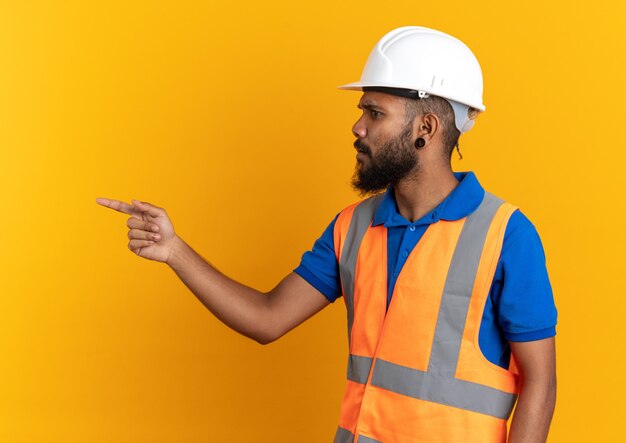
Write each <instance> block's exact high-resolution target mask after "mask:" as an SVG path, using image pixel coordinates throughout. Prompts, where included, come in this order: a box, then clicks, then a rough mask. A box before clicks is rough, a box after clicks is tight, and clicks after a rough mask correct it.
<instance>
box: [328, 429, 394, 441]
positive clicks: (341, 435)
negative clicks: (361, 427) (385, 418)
mask: <svg viewBox="0 0 626 443" xmlns="http://www.w3.org/2000/svg"><path fill="white" fill-rule="evenodd" d="M353 441H354V434H353V433H352V432H350V431H348V430H347V429H344V428H342V427H341V426H340V427H338V428H337V432H336V433H335V439H334V440H333V443H352V442H353ZM357 443H382V442H381V441H379V440H374V439H373V438H370V437H366V436H365V435H359V439H358V440H357Z"/></svg>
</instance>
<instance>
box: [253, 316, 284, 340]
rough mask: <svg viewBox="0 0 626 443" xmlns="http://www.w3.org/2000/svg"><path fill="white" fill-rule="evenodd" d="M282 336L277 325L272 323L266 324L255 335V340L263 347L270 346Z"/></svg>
mask: <svg viewBox="0 0 626 443" xmlns="http://www.w3.org/2000/svg"><path fill="white" fill-rule="evenodd" d="M281 336H282V334H280V333H279V332H278V331H277V328H276V325H274V324H272V322H271V321H267V322H264V324H261V327H260V328H259V330H258V331H257V332H256V334H255V335H254V340H255V341H256V342H257V343H259V344H261V345H269V344H270V343H272V342H274V341H276V340H278V339H279V338H280V337H281Z"/></svg>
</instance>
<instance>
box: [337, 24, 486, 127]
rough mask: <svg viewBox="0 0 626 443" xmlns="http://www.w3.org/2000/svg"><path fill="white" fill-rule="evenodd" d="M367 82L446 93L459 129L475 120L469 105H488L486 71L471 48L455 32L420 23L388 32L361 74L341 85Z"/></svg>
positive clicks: (354, 87)
mask: <svg viewBox="0 0 626 443" xmlns="http://www.w3.org/2000/svg"><path fill="white" fill-rule="evenodd" d="M364 87H366V88H367V87H383V88H396V90H398V88H399V89H401V90H409V91H410V92H412V93H414V94H415V98H425V97H428V95H429V94H432V95H437V96H439V97H442V98H444V99H446V100H447V101H448V102H449V103H450V105H452V109H453V110H454V115H455V124H456V127H457V129H458V130H459V131H460V132H461V133H463V132H467V131H469V130H470V129H471V128H472V126H473V125H474V120H473V119H470V118H469V116H468V111H469V108H470V107H472V108H476V109H478V110H479V111H484V110H485V105H483V98H482V96H483V75H482V71H481V69H480V65H479V64H478V60H477V59H476V57H475V56H474V54H473V53H472V51H471V50H470V49H469V48H468V47H467V46H466V45H465V44H464V43H463V42H462V41H460V40H459V39H457V38H455V37H452V36H451V35H448V34H445V33H443V32H441V31H436V30H434V29H429V28H424V27H421V26H403V27H401V28H397V29H394V30H393V31H390V32H388V33H387V34H386V35H385V36H384V37H383V38H382V39H380V41H379V42H378V43H377V44H376V46H375V47H374V49H373V50H372V52H371V53H370V55H369V58H368V59H367V63H366V64H365V68H364V69H363V73H362V75H361V80H360V81H358V82H354V83H348V84H346V85H342V86H338V88H339V89H352V90H359V91H362V90H363V89H362V88H364ZM409 91H407V92H409ZM403 95H404V94H403Z"/></svg>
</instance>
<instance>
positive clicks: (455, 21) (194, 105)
mask: <svg viewBox="0 0 626 443" xmlns="http://www.w3.org/2000/svg"><path fill="white" fill-rule="evenodd" d="M623 8H624V7H623V5H622V4H621V3H618V2H608V1H597V2H594V3H593V4H588V3H584V2H578V1H568V2H565V1H554V2H542V1H537V0H532V1H527V2H522V3H503V2H495V1H474V2H466V1H463V2H461V1H443V2H438V3H437V2H436V3H429V4H426V3H423V4H420V3H416V2H414V1H410V2H409V1H397V2H386V3H384V4H380V3H379V2H373V1H359V2H357V1H352V0H347V1H343V2H336V1H335V2H329V1H325V0H323V1H319V2H314V3H307V4H302V3H296V2H292V1H280V2H279V1H274V2H262V3H257V2H249V3H240V2H231V3H209V2H203V1H188V2H173V1H171V2H147V1H144V2H139V1H137V2H121V1H107V2H80V1H65V2H33V1H19V2H8V1H3V2H1V3H0V54H1V58H0V64H1V66H0V147H1V150H0V152H1V154H0V155H1V157H0V168H1V169H0V186H1V189H2V205H1V206H0V211H2V212H1V213H0V223H1V225H0V229H1V232H2V234H3V236H2V237H3V241H2V247H1V250H2V254H1V259H2V263H1V265H2V266H1V268H0V269H1V270H0V272H1V275H0V277H1V278H0V294H1V297H0V349H1V351H2V359H1V360H0V362H1V363H0V398H1V399H2V401H0V440H1V441H3V442H4V441H6V442H40V441H46V442H53V441H59V442H87V441H88V442H172V441H185V442H207V441H215V442H217V441H219V442H246V441H255V442H260V443H265V442H268V443H269V442H289V441H300V442H322V441H332V437H333V435H334V432H335V429H336V425H337V420H338V417H339V406H340V402H341V397H342V394H343V387H344V383H345V371H346V352H347V339H346V336H345V334H346V326H345V308H344V305H343V301H342V300H339V301H338V302H337V303H335V304H332V305H330V306H329V307H328V308H326V309H324V310H323V311H322V312H320V313H319V314H318V315H316V316H315V317H313V318H312V319H310V320H309V321H307V322H305V323H304V324H303V325H301V326H300V327H298V328H296V329H295V330H293V331H291V332H290V333H288V334H287V335H286V336H284V337H283V338H282V339H281V340H279V341H277V342H274V343H272V344H270V345H268V346H261V345H259V344H257V343H256V342H253V341H252V340H250V339H248V338H245V337H243V336H240V335H238V334H237V333H235V332H234V331H232V330H231V329H229V328H228V327H226V326H225V325H223V324H222V323H220V322H219V320H217V319H216V318H214V317H213V316H212V315H211V314H210V312H209V311H208V310H206V309H205V308H204V307H203V306H202V305H201V304H200V303H199V302H198V301H197V299H196V298H195V297H194V296H193V294H191V293H190V292H189V291H188V290H187V289H186V287H185V286H184V285H183V284H182V283H181V282H180V281H179V280H178V278H177V277H176V275H175V274H174V273H173V272H172V271H171V270H170V269H168V268H167V266H165V265H163V264H160V263H155V262H150V261H146V260H143V259H141V258H139V257H137V256H135V255H134V254H133V253H132V252H130V251H129V250H128V249H127V246H126V245H127V241H128V239H127V237H126V234H127V232H128V229H127V228H126V226H125V221H126V218H127V217H126V216H125V215H123V214H120V213H116V212H113V211H111V210H108V209H106V208H103V207H102V206H99V205H97V204H96V203H95V198H96V197H109V198H114V199H120V200H125V201H130V200H131V199H132V198H136V199H139V200H144V201H148V202H152V203H154V204H156V205H158V206H162V207H165V208H166V209H167V211H168V213H169V214H170V216H171V217H172V220H173V222H174V226H175V228H176V231H177V232H178V233H179V234H180V235H181V237H183V238H184V239H185V240H186V241H187V242H188V243H190V244H191V245H192V246H193V247H194V249H196V250H197V251H199V252H200V253H201V254H202V255H203V256H204V257H206V258H207V259H208V260H209V261H210V262H211V263H212V264H213V265H215V266H216V267H217V268H218V269H220V270H221V271H223V272H224V273H226V274H227V275H229V276H231V277H232V278H235V279H237V280H238V281H241V282H242V283H245V284H248V285H250V286H253V287H256V288H257V289H260V290H269V289H271V288H272V287H273V286H274V285H275V284H276V283H277V282H278V281H279V280H280V279H281V278H282V277H283V276H284V275H286V274H287V273H289V272H290V271H291V270H292V269H293V268H295V267H296V266H297V265H298V263H299V260H300V257H301V255H302V253H303V252H304V251H305V250H306V249H308V248H310V247H311V246H312V244H313V242H314V240H315V239H316V238H317V237H318V236H319V235H320V234H321V232H322V231H323V229H324V228H325V227H326V225H327V224H328V223H329V222H330V220H331V219H332V217H333V216H334V215H335V214H336V213H337V212H338V211H339V210H340V209H341V208H343V207H344V206H346V205H348V204H349V203H352V202H354V201H356V200H357V199H358V196H357V195H356V194H355V193H354V192H353V191H352V190H351V189H350V186H349V180H350V176H351V174H352V171H353V167H354V162H355V160H354V148H353V147H352V142H353V140H354V137H353V136H352V134H351V131H350V128H351V126H352V124H353V123H354V121H355V120H356V119H357V118H358V115H359V110H358V109H356V104H357V102H358V99H359V96H360V94H359V93H358V92H348V91H340V90H338V89H336V86H338V85H340V84H344V83H347V82H351V81H355V80H358V78H359V77H360V73H361V69H362V68H363V65H364V63H365V60H366V58H367V55H368V54H369V51H370V50H371V48H372V47H373V45H374V44H375V43H376V41H377V40H378V39H379V38H380V37H382V35H384V34H385V33H386V32H387V31H389V30H391V29H393V28H395V27H399V26H404V25H422V26H427V27H432V28H436V29H440V30H442V31H444V32H448V33H450V34H453V35H455V36H456V37H458V38H460V39H461V40H463V41H464V42H465V43H466V44H468V46H469V47H470V48H472V50H473V51H474V53H475V54H476V56H477V57H478V59H479V61H480V63H481V65H482V68H483V73H484V78H485V94H484V102H485V105H486V106H487V110H486V112H485V113H484V114H483V115H481V116H480V117H479V119H478V121H477V123H476V125H475V127H474V129H472V131H470V132H469V133H468V134H466V135H464V136H463V137H462V138H461V152H462V154H463V156H464V158H463V160H459V159H458V156H457V155H456V153H455V154H454V156H453V169H454V170H455V171H465V170H473V171H474V172H475V173H476V175H477V177H478V179H479V180H480V181H481V183H482V184H483V185H484V186H485V188H486V189H488V190H490V191H491V192H493V193H494V194H496V195H499V196H500V197H502V198H504V199H506V200H508V201H510V202H512V203H514V204H516V205H518V206H519V207H520V208H521V209H522V211H524V213H525V214H526V215H527V216H528V217H529V218H530V219H531V221H533V223H534V224H535V226H536V227H537V229H538V231H539V233H540V235H541V237H542V240H543V243H544V248H545V250H546V256H547V261H548V270H549V272H550V277H551V280H552V285H553V289H554V293H555V298H556V303H557V308H558V309H559V324H558V326H557V331H558V335H557V352H558V401H557V407H556V412H555V415H554V420H553V424H552V428H551V431H550V437H549V441H550V442H572V441H611V440H614V439H615V438H617V436H618V435H621V434H622V432H621V428H620V427H619V425H620V423H621V411H622V410H623V407H622V403H623V398H624V396H625V394H626V393H625V390H624V388H623V383H622V380H621V375H620V374H621V366H622V364H621V349H622V347H623V342H624V338H625V337H624V333H623V331H622V326H621V324H622V323H624V320H623V312H624V308H626V302H625V301H624V294H625V293H626V291H625V289H626V277H625V273H624V272H623V270H622V265H623V263H624V259H623V253H622V251H623V250H624V248H625V247H626V244H625V241H624V235H623V233H622V230H623V227H624V215H625V214H624V212H625V211H624V206H623V201H624V198H623V192H624V190H625V188H626V187H625V180H624V174H623V171H621V169H622V167H623V164H624V160H625V158H626V156H625V154H624V147H623V142H622V135H621V133H620V132H619V131H620V128H621V127H622V126H623V122H622V120H621V117H622V116H623V114H624V112H623V107H624V98H625V97H626V94H625V92H626V91H625V89H626V88H625V87H624V80H623V79H624V77H625V76H624V74H625V73H624V66H623V55H622V52H623V48H624V47H625V44H626V35H625V34H624V32H623V31H622V30H621V28H622V25H623V17H624V9H623Z"/></svg>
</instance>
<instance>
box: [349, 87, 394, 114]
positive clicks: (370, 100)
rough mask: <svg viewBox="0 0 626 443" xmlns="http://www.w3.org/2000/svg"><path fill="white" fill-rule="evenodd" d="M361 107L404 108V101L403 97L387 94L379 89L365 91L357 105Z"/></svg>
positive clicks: (389, 109)
mask: <svg viewBox="0 0 626 443" xmlns="http://www.w3.org/2000/svg"><path fill="white" fill-rule="evenodd" d="M357 107H359V108H379V109H381V108H382V109H386V110H388V111H396V110H397V111H400V110H404V101H403V99H402V98H401V97H398V96H395V95H391V94H385V93H384V92H378V91H367V92H364V93H363V95H362V96H361V99H360V100H359V104H358V105H357Z"/></svg>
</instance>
